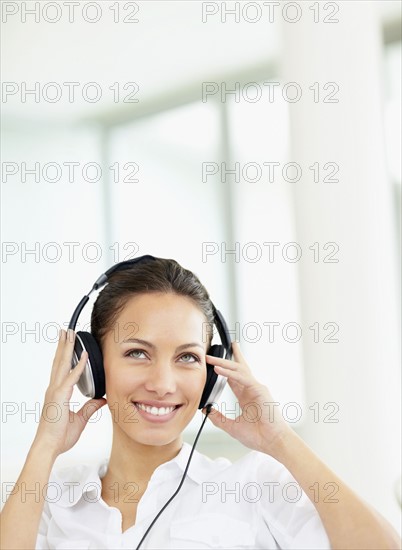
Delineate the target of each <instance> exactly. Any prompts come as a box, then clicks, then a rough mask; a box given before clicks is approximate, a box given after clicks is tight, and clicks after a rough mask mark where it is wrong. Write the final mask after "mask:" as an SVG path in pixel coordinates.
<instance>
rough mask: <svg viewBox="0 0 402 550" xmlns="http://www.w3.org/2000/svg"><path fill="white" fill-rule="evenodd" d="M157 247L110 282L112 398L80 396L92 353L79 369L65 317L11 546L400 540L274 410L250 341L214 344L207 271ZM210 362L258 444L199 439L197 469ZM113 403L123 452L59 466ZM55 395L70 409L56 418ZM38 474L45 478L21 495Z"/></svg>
mask: <svg viewBox="0 0 402 550" xmlns="http://www.w3.org/2000/svg"><path fill="white" fill-rule="evenodd" d="M153 260H154V261H152V262H145V261H144V262H138V263H136V264H135V265H132V266H131V267H129V268H127V269H125V270H123V271H117V272H114V273H112V274H111V275H110V277H109V279H108V284H107V285H106V287H105V288H104V289H103V290H102V291H101V292H100V294H99V296H98V298H97V300H96V302H95V305H94V308H93V312H92V318H91V329H92V335H93V337H94V338H95V340H96V341H97V342H98V344H99V346H100V348H101V351H102V355H103V368H104V373H105V384H106V396H107V400H106V399H105V398H103V397H101V398H97V399H90V400H89V401H87V402H86V403H85V404H84V405H83V407H82V408H81V409H80V410H79V411H78V412H76V413H74V412H72V411H70V407H69V401H70V399H71V396H72V392H73V388H74V384H76V383H77V382H78V381H79V380H80V377H81V375H82V374H83V372H84V369H85V368H86V363H87V358H88V354H87V353H86V352H83V353H82V355H81V358H80V360H79V362H78V364H77V365H76V366H75V368H74V369H71V361H72V357H73V350H74V340H75V334H74V332H73V331H72V330H69V331H68V332H65V331H60V337H59V343H58V347H57V351H56V354H55V358H54V361H53V366H52V372H51V377H50V383H49V387H48V388H47V391H46V394H45V403H44V407H43V411H42V417H41V421H40V423H39V426H38V430H37V434H36V437H35V439H34V442H33V444H32V446H31V448H30V451H29V453H28V457H27V459H26V462H25V465H24V467H23V470H22V472H21V475H20V477H19V478H18V480H17V483H16V488H15V490H14V492H13V494H11V495H10V497H9V499H8V501H7V502H6V504H5V506H4V509H3V512H2V548H4V549H25V548H27V549H28V548H29V549H30V548H37V549H41V548H68V549H71V548H136V547H141V548H264V549H267V548H295V549H296V548H297V549H299V548H309V549H312V548H320V549H325V548H333V549H348V548H353V549H364V550H367V549H370V548H372V549H376V550H378V549H397V548H399V538H398V536H397V534H396V532H395V531H394V529H393V528H392V527H391V526H390V525H389V524H388V522H387V521H385V519H384V518H382V517H381V516H380V515H379V514H378V513H377V512H376V511H375V510H373V509H372V508H371V507H370V506H369V505H368V504H367V503H365V502H363V501H362V500H361V499H360V498H359V497H358V496H357V495H356V494H354V493H353V491H351V490H350V489H349V488H348V487H347V486H346V485H345V484H344V483H343V482H342V481H341V480H340V479H339V478H338V477H337V476H336V475H335V474H334V473H333V472H332V471H331V470H330V469H329V468H328V467H327V466H326V465H325V464H324V463H323V462H322V461H321V460H320V459H319V458H318V457H317V456H316V455H315V454H314V453H313V452H312V450H311V449H309V448H308V446H307V445H306V444H305V443H304V442H303V441H302V440H301V439H300V438H299V437H298V436H297V434H296V433H295V432H294V431H293V430H292V429H291V428H290V427H289V426H288V425H287V423H286V422H285V421H284V420H283V418H282V417H281V416H280V415H279V414H278V413H277V410H275V414H273V410H272V409H271V407H269V404H270V403H271V404H272V403H273V402H274V400H273V398H272V396H271V394H270V392H269V390H268V388H267V387H266V386H265V385H263V384H261V383H260V382H258V380H256V379H255V378H254V377H253V375H252V373H251V370H250V368H249V366H248V365H247V362H246V360H245V358H244V357H243V355H242V353H241V351H240V346H239V344H238V343H236V342H233V345H232V349H233V359H232V360H229V359H223V358H219V357H214V356H210V355H208V354H207V351H208V350H209V349H210V343H211V336H210V335H211V331H207V334H209V337H208V338H207V339H206V338H205V334H206V331H205V326H206V325H207V326H208V327H211V325H212V323H213V309H212V303H211V301H210V299H209V296H208V293H207V291H206V290H205V288H204V287H203V286H202V285H201V283H200V281H199V280H198V278H197V277H196V276H195V275H194V274H193V273H191V272H190V271H187V270H185V269H183V268H182V267H181V266H180V265H179V264H177V263H176V262H175V261H173V260H166V259H160V258H158V259H155V258H154V259H153ZM133 328H135V330H133ZM206 340H207V341H206ZM207 363H209V364H212V365H214V367H213V368H214V369H215V371H216V373H217V374H220V375H222V376H224V377H226V378H227V379H228V383H229V385H230V387H231V389H232V390H233V392H234V394H235V396H236V398H237V400H238V401H239V404H240V407H241V409H242V414H241V415H240V416H239V417H238V418H237V419H236V420H230V419H228V418H225V417H224V416H223V415H222V414H221V413H220V412H219V410H218V407H217V406H215V407H212V408H211V407H207V408H204V409H203V413H204V414H206V415H208V418H210V420H211V421H212V422H213V424H214V425H215V426H217V427H218V428H220V429H222V430H224V431H225V432H227V433H228V434H230V435H231V436H232V437H234V438H236V439H238V440H239V441H240V442H241V443H242V444H243V445H245V446H246V447H249V448H250V449H252V451H251V452H249V453H248V454H247V455H246V456H245V457H243V458H242V459H240V460H239V461H237V462H235V463H234V464H231V463H230V462H229V461H228V460H226V459H223V458H221V459H217V460H214V461H213V460H210V459H209V458H207V457H206V456H204V455H202V454H201V453H198V452H197V451H194V455H193V458H192V462H191V464H190V465H189V469H188V474H187V476H186V465H187V464H188V459H189V457H190V458H191V455H190V451H191V446H190V445H188V444H187V443H183V441H182V432H183V430H184V429H185V427H186V426H187V425H188V423H189V422H190V420H191V419H192V418H193V416H194V414H195V413H196V411H197V408H198V406H199V403H200V397H201V395H202V394H203V389H204V386H205V383H206V376H207V374H206V373H207V370H206V364H207ZM106 404H107V405H108V408H109V410H110V413H111V418H112V422H113V443H112V450H111V454H110V458H109V459H108V460H103V461H101V463H99V464H97V465H96V466H84V465H78V466H76V467H74V468H68V469H65V470H64V471H58V472H56V471H53V464H54V462H55V460H56V458H57V457H58V456H59V455H60V454H62V453H64V452H66V451H68V450H69V449H71V448H72V447H73V446H74V445H75V443H76V442H77V441H78V439H79V437H80V435H81V433H82V431H83V429H84V428H85V425H86V423H87V421H88V419H89V418H90V417H91V416H92V415H93V414H94V413H95V412H96V411H98V410H99V409H100V408H101V407H103V406H104V405H106ZM52 406H53V407H54V406H57V410H60V411H61V413H60V415H59V417H58V421H57V422H52V421H49V418H47V413H48V412H49V411H50V410H51V407H52ZM250 410H254V411H257V413H258V414H256V415H254V416H252V414H250ZM246 411H247V414H246ZM181 481H182V482H183V485H182V486H180V492H179V493H178V494H177V496H175V498H174V499H173V500H172V501H171V502H169V505H168V506H167V507H166V508H165V509H164V510H163V512H162V513H161V514H160V516H159V517H158V519H157V521H156V522H155V523H154V525H153V526H152V528H151V529H150V530H149V527H150V525H151V523H152V522H153V520H154V519H155V518H156V516H157V515H158V513H159V512H160V511H161V509H162V508H163V507H164V505H165V504H166V503H167V502H168V501H169V499H170V498H171V497H172V495H173V494H174V493H175V490H177V487H178V485H179V482H181ZM35 484H39V485H35ZM328 484H329V486H330V487H331V488H334V489H335V490H334V491H333V493H332V495H333V498H328V496H329V495H328V491H324V488H328ZM34 486H37V487H39V488H40V491H39V492H35V494H34V495H33V494H29V493H28V492H27V491H25V493H27V494H25V493H24V499H23V498H21V495H22V492H23V490H24V488H31V487H34ZM317 488H318V489H320V488H321V490H320V491H319V492H318V493H317V491H316V489H317ZM19 493H20V494H19ZM30 497H31V498H30Z"/></svg>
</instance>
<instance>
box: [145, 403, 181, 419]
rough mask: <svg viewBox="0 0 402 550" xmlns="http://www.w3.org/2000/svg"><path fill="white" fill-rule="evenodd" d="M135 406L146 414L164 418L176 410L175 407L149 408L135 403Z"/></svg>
mask: <svg viewBox="0 0 402 550" xmlns="http://www.w3.org/2000/svg"><path fill="white" fill-rule="evenodd" d="M136 405H137V407H138V408H139V409H141V410H142V411H146V412H147V413H150V414H153V415H154V416H164V415H165V414H169V413H171V412H172V411H174V409H175V408H176V407H149V406H148V405H143V404H142V403H136Z"/></svg>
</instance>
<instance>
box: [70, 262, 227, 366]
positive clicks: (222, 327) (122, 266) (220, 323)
mask: <svg viewBox="0 0 402 550" xmlns="http://www.w3.org/2000/svg"><path fill="white" fill-rule="evenodd" d="M156 259H157V258H156V257H155V256H151V255H149V254H146V255H144V256H139V257H138V258H133V259H132V260H126V261H124V262H120V263H118V264H115V265H113V266H112V267H110V268H109V269H108V270H107V271H105V273H102V275H101V276H100V277H98V278H97V279H96V281H95V282H94V284H93V285H92V288H91V290H90V291H89V292H88V294H85V296H83V298H82V299H81V300H80V302H79V304H78V305H77V307H76V308H75V310H74V313H73V314H72V316H71V319H70V322H69V324H68V328H69V329H72V330H75V328H76V326H77V321H78V318H79V316H80V314H81V312H82V310H83V309H84V307H85V305H86V304H87V303H88V300H89V297H90V295H91V294H92V292H94V291H96V290H100V289H101V288H102V287H104V286H105V285H106V284H107V282H108V279H109V277H110V275H112V273H115V272H117V271H124V270H126V269H130V267H131V266H133V265H134V264H137V263H142V262H149V261H151V262H152V261H153V260H156ZM211 304H212V311H213V315H214V323H215V325H216V328H217V329H218V333H219V336H220V339H221V341H222V344H223V347H224V348H225V359H231V356H232V351H231V350H232V346H231V340H230V335H229V330H228V327H227V325H226V322H225V319H224V318H223V315H222V314H221V312H220V311H219V310H217V309H216V307H215V306H214V304H213V303H212V302H211Z"/></svg>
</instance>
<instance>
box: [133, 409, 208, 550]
mask: <svg viewBox="0 0 402 550" xmlns="http://www.w3.org/2000/svg"><path fill="white" fill-rule="evenodd" d="M211 408H212V405H207V406H206V413H205V418H204V420H203V421H202V424H201V428H200V429H199V430H198V433H197V436H196V438H195V440H194V443H193V447H192V449H191V453H190V456H189V457H188V461H187V465H186V468H185V470H184V474H183V477H182V478H181V481H180V484H179V486H178V487H177V489H176V491H175V492H174V493H173V495H172V496H171V497H170V499H169V500H168V501H167V502H166V504H165V505H164V506H163V507H162V508H161V510H159V512H158V514H157V515H156V516H155V518H154V520H153V521H152V523H151V525H150V526H149V527H148V529H147V530H146V531H145V533H144V535H143V537H142V539H141V540H140V542H139V543H138V546H137V548H136V550H139V548H140V546H141V544H142V543H143V542H144V539H145V537H146V536H147V535H148V533H149V532H150V530H151V529H152V527H153V525H154V523H155V522H156V520H157V519H158V518H159V516H160V515H161V514H162V512H163V511H164V510H165V508H166V507H167V506H168V504H170V503H171V502H172V500H173V499H174V497H175V496H176V495H177V493H178V492H179V491H180V489H181V487H182V485H183V483H184V480H185V478H186V474H187V470H188V467H189V466H190V461H191V458H192V456H193V452H194V449H195V446H196V445H197V441H198V438H199V436H200V433H201V430H202V428H203V427H204V424H205V421H206V419H207V417H208V415H209V413H210V412H211Z"/></svg>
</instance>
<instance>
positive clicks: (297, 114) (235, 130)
mask: <svg viewBox="0 0 402 550" xmlns="http://www.w3.org/2000/svg"><path fill="white" fill-rule="evenodd" d="M73 4H74V3H71V2H36V3H35V2H2V6H1V7H2V31H3V32H2V36H3V37H2V51H3V53H2V73H3V77H2V78H3V84H2V103H1V108H2V119H3V122H2V138H3V139H2V182H1V187H2V199H3V200H2V265H1V267H2V380H1V381H2V422H1V431H2V451H1V452H2V480H3V487H4V482H11V481H15V480H16V479H17V477H18V475H19V472H20V470H21V468H22V466H23V463H24V460H25V457H26V454H27V452H28V450H29V447H30V445H31V442H32V440H33V437H34V435H35V432H36V428H37V423H38V420H39V415H40V410H41V405H42V400H43V396H44V392H45V390H46V387H47V384H48V380H49V374H50V366H51V363H52V359H53V355H54V352H55V348H56V341H57V331H58V328H59V327H64V328H65V327H66V325H67V323H68V321H69V318H70V316H71V314H72V311H73V309H74V307H75V306H76V304H77V303H78V301H79V300H80V298H81V297H82V296H83V294H84V293H86V292H87V291H88V290H89V289H90V287H91V285H92V283H93V282H94V280H95V279H96V278H97V277H98V276H99V275H100V274H101V273H102V272H103V271H104V270H105V269H107V268H108V267H110V266H111V265H112V264H113V263H115V262H118V261H122V260H125V259H128V258H131V257H136V256H140V255H142V254H153V255H155V256H161V257H166V258H174V259H176V260H177V261H179V262H180V263H181V264H182V265H183V266H185V267H187V268H189V269H191V270H192V271H194V272H195V273H196V274H197V275H198V276H199V277H200V279H201V281H202V282H203V283H204V285H205V286H206V287H207V289H208V290H209V292H210V295H211V298H212V300H213V301H214V303H215V304H216V305H217V307H218V308H219V309H220V310H221V311H222V313H223V314H224V316H225V317H226V319H227V322H228V325H229V329H230V331H231V334H232V339H233V340H235V339H236V340H237V341H240V344H241V346H242V350H243V353H244V355H245V356H246V357H247V360H248V362H249V364H250V366H251V368H252V370H253V372H254V373H255V376H256V377H257V378H258V379H259V380H261V381H262V382H264V383H266V384H267V385H268V386H269V388H270V389H271V392H272V393H273V395H274V397H275V399H276V401H277V402H278V403H279V405H278V406H280V407H281V410H282V412H283V414H285V416H286V418H287V419H288V421H289V422H291V423H292V426H293V427H294V429H295V430H296V431H297V432H298V433H299V434H300V435H301V436H302V437H303V438H304V439H305V441H306V442H307V443H308V444H309V445H310V446H311V447H312V448H313V449H314V450H315V451H316V452H317V453H318V454H319V455H320V457H321V458H322V459H323V460H324V461H325V462H326V463H327V464H328V465H329V466H330V467H331V468H332V469H333V470H335V472H336V473H337V474H338V475H339V476H340V477H341V478H343V479H344V480H345V481H346V482H347V483H348V484H349V485H350V486H351V487H352V488H353V489H354V490H355V491H356V492H358V493H359V494H360V495H361V496H362V497H363V498H365V499H366V500H367V501H368V502H370V503H371V504H372V505H374V506H375V507H376V508H377V509H378V510H379V511H380V512H381V513H382V514H384V515H385V517H387V519H388V520H389V521H391V522H392V524H393V525H394V526H395V527H396V529H398V530H399V532H400V475H401V471H400V470H401V469H400V463H401V460H400V458H401V457H400V433H401V426H400V417H401V414H400V412H401V411H400V403H401V399H400V387H401V380H400V373H401V367H400V331H401V327H400V298H401V296H400V286H399V281H400V197H401V174H400V160H401V159H400V151H401V129H400V125H401V112H400V105H401V4H400V2H395V1H356V2H354V1H347V2H345V1H344V2H342V1H341V2H307V1H303V2H292V3H288V2H281V3H280V4H279V3H274V2H248V3H245V2H198V1H196V2H195V1H177V2H171V1H164V2H153V1H147V2H136V3H135V2H125V1H124V0H120V1H117V2H109V1H104V0H102V2H79V3H78V2H76V3H75V4H77V5H76V6H75V7H74V6H73ZM90 312H91V308H90V307H87V308H86V309H85V310H84V313H83V315H82V316H81V318H80V327H79V328H80V329H82V328H83V326H85V324H86V323H87V322H88V320H89V317H90ZM72 401H73V402H74V403H75V405H74V407H75V410H77V409H78V408H79V404H82V403H83V402H84V401H85V398H84V397H83V396H82V395H81V394H80V393H79V392H78V390H76V389H75V390H74V394H73V398H72ZM221 406H222V408H223V407H225V409H224V412H225V410H226V411H227V413H228V416H231V415H232V417H233V413H230V410H232V411H233V410H235V400H234V397H233V395H232V394H231V392H230V390H228V389H227V390H225V393H224V394H223V396H222V405H221ZM102 412H103V414H102V415H100V416H98V417H97V418H95V419H94V420H93V421H91V422H90V423H89V425H88V426H87V428H86V431H85V432H84V434H85V435H84V436H83V437H82V438H81V439H80V441H79V442H78V443H77V445H76V446H75V447H74V448H73V449H72V450H71V451H70V452H69V453H67V454H66V455H63V456H61V457H59V458H58V459H57V464H60V465H64V464H70V463H76V462H77V461H82V462H93V461H95V460H98V459H100V458H102V457H104V456H107V455H108V452H109V450H110V444H111V433H112V432H111V419H110V416H109V414H108V413H107V412H106V411H105V410H102ZM201 421H202V416H201V413H199V412H198V413H197V415H196V416H195V418H194V420H193V421H192V423H191V424H190V425H189V427H188V429H187V431H186V434H185V438H186V440H187V441H189V442H192V441H193V439H194V436H195V433H196V431H197V429H198V427H199V425H200V422H201ZM198 448H199V450H200V451H202V452H205V453H206V454H208V455H209V456H211V457H215V456H227V457H229V458H230V459H232V460H236V458H238V457H240V456H242V455H243V454H244V453H246V452H248V451H249V450H248V449H246V448H244V447H242V446H241V445H240V444H239V443H237V442H236V441H234V440H233V439H231V438H229V437H228V436H226V435H225V434H223V433H222V432H221V431H218V430H217V429H216V428H214V427H213V426H212V424H211V425H208V423H207V424H206V427H205V431H204V433H203V434H202V436H201V438H200V441H199V444H198ZM398 499H399V502H398ZM4 500H5V498H4V496H3V499H2V504H4Z"/></svg>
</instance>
